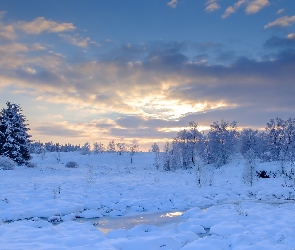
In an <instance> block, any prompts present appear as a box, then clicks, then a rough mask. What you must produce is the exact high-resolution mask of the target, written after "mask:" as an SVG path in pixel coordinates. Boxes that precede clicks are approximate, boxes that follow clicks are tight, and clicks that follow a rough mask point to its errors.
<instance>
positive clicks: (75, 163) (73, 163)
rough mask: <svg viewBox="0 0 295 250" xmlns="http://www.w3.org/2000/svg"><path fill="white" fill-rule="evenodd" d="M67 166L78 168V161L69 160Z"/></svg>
mask: <svg viewBox="0 0 295 250" xmlns="http://www.w3.org/2000/svg"><path fill="white" fill-rule="evenodd" d="M65 167H66V168H77V167H78V163H77V162H75V161H69V162H67V164H66V166H65Z"/></svg>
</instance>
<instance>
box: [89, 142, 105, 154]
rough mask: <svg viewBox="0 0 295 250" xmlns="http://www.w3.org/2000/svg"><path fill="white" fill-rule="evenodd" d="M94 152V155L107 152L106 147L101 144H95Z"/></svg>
mask: <svg viewBox="0 0 295 250" xmlns="http://www.w3.org/2000/svg"><path fill="white" fill-rule="evenodd" d="M92 151H93V153H94V154H100V153H102V152H104V151H105V148H104V145H103V144H102V143H101V142H99V143H98V142H94V143H93V150H92Z"/></svg>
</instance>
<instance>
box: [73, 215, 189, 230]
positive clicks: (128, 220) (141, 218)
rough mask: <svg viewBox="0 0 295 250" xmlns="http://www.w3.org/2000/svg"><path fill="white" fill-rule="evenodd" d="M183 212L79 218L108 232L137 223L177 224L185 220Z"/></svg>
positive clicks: (168, 225)
mask: <svg viewBox="0 0 295 250" xmlns="http://www.w3.org/2000/svg"><path fill="white" fill-rule="evenodd" d="M182 214H183V212H180V211H177V212H168V213H167V212H166V213H163V212H157V213H149V214H140V215H134V216H123V217H109V216H106V217H103V218H95V219H83V218H81V219H79V220H78V221H79V222H89V223H92V224H93V225H94V226H95V227H96V228H98V229H99V230H100V231H102V232H103V233H105V234H106V233H108V232H109V231H111V230H115V229H127V230H128V229H131V228H133V227H135V226H137V225H142V224H147V225H153V226H157V227H173V226H176V224H178V223H180V222H183V221H184V219H183V218H182V217H181V215H182Z"/></svg>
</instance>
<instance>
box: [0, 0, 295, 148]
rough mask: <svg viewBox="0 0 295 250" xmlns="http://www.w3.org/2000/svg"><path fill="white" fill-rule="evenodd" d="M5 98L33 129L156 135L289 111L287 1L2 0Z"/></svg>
mask: <svg viewBox="0 0 295 250" xmlns="http://www.w3.org/2000/svg"><path fill="white" fill-rule="evenodd" d="M0 58H1V59H0V108H5V107H6V104H5V103H6V101H10V102H14V103H17V104H19V105H20V106H21V107H22V109H23V114H24V115H25V116H26V118H27V121H28V124H29V126H28V127H29V128H30V129H31V130H30V134H31V135H32V139H33V140H36V141H39V140H40V141H42V142H47V141H53V142H59V143H72V144H84V143H85V142H90V143H93V142H102V143H104V144H105V145H107V144H108V142H109V141H110V140H115V141H117V142H119V141H125V142H126V143H129V142H131V141H133V140H136V141H137V143H138V144H139V146H140V149H141V150H147V149H148V148H149V147H150V146H151V145H152V144H153V143H154V142H156V143H158V144H160V145H163V143H164V142H165V140H167V139H171V138H173V137H174V136H176V133H177V131H179V130H180V129H183V128H185V127H187V126H188V123H189V122H190V121H195V122H197V123H198V125H199V129H200V130H204V131H206V129H209V127H210V125H211V124H212V123H213V122H216V121H221V120H222V119H223V120H225V121H229V122H231V121H237V124H238V128H239V129H242V128H248V127H251V128H253V129H263V128H264V127H265V125H266V123H267V122H268V121H269V120H270V119H271V118H275V117H277V116H279V117H281V118H283V119H287V118H288V117H293V118H295V113H294V107H295V1H293V0H171V1H169V0H140V1H138V0H116V1H115V0H108V1H99V0H98V1H81V0H26V1H19V0H1V2H0Z"/></svg>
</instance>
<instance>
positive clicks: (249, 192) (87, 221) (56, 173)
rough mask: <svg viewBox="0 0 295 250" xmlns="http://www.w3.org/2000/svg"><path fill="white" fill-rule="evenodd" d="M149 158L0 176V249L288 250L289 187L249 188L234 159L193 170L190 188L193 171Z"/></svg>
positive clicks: (41, 160) (44, 163)
mask: <svg viewBox="0 0 295 250" xmlns="http://www.w3.org/2000/svg"><path fill="white" fill-rule="evenodd" d="M154 158H155V156H154V154H152V153H137V154H135V155H134V156H133V163H132V164H131V163H130V155H128V154H123V155H117V154H115V153H102V154H97V155H94V154H91V155H81V154H78V153H77V152H69V153H61V154H60V159H57V158H56V154H55V153H46V154H45V157H43V156H42V155H33V160H32V162H33V163H34V164H36V166H37V167H36V168H27V167H25V166H19V167H16V168H15V169H14V170H0V183H1V192H0V246H1V249H104V250H105V249H106V250H108V249H109V250H114V249H123V250H124V249H127V250H132V249H141V250H144V249H149V250H150V249H161V250H163V249H173V250H174V249H175V250H176V249H186V250H189V249H235V250H237V249H239V250H241V249H251V250H253V249H259V250H260V249H295V214H294V210H295V202H294V199H295V194H294V188H293V186H292V185H293V184H294V181H293V180H286V179H284V178H283V177H280V176H278V175H277V177H276V178H267V179H257V180H255V181H254V184H253V186H252V187H250V186H249V185H247V184H245V183H244V182H243V178H242V172H243V168H244V164H245V163H244V161H243V159H241V158H239V157H237V158H236V160H233V161H232V162H231V163H229V164H227V165H224V166H222V167H220V168H217V169H216V168H215V167H213V166H210V165H207V166H203V169H202V173H203V175H202V180H203V183H202V187H199V186H198V183H197V176H196V171H195V169H191V170H177V171H175V172H165V171H161V170H157V169H156V168H155V167H154V165H153V161H154ZM69 161H75V162H77V163H78V167H77V168H66V167H65V165H66V163H67V162H69ZM280 167H281V165H280V163H274V162H272V163H263V164H260V165H259V166H258V169H261V170H270V171H271V172H272V173H277V172H278V170H279V169H280ZM286 167H287V166H286ZM209 173H210V174H209ZM208 178H211V180H210V181H208ZM210 183H212V185H210ZM181 214H182V215H181ZM102 223H105V225H104V226H102Z"/></svg>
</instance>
